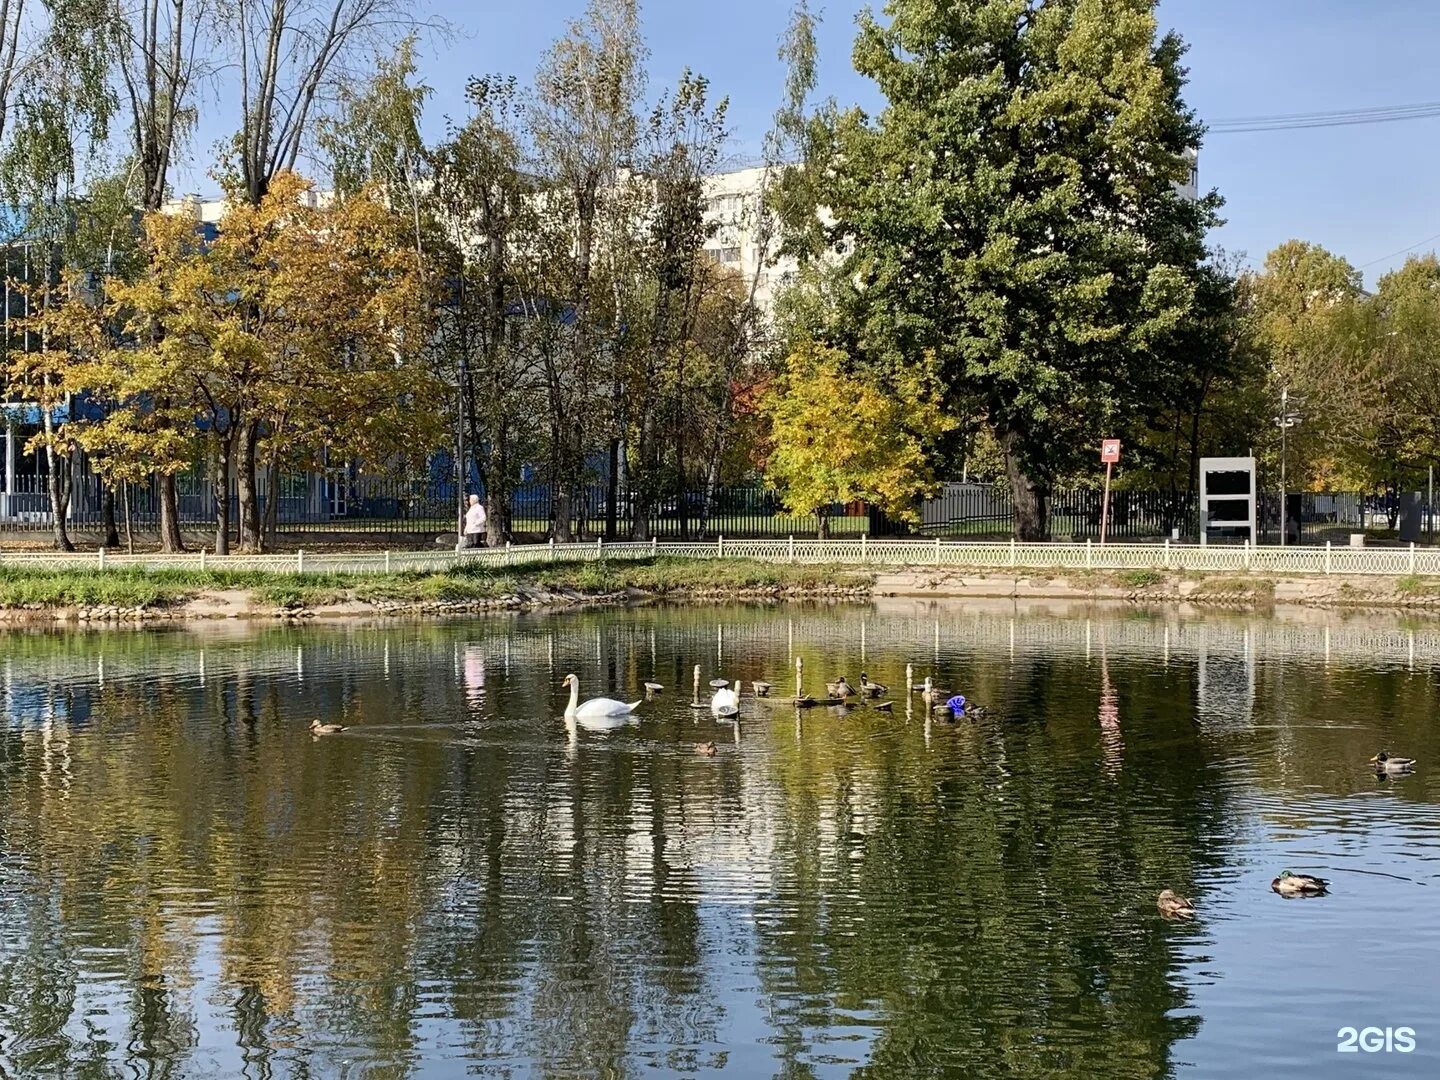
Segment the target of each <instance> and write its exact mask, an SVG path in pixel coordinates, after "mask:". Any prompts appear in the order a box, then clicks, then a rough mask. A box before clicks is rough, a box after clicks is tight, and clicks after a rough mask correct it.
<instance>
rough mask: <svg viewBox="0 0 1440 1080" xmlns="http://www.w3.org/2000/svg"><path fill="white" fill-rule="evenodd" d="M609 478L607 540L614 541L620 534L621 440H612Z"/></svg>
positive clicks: (606, 495)
mask: <svg viewBox="0 0 1440 1080" xmlns="http://www.w3.org/2000/svg"><path fill="white" fill-rule="evenodd" d="M607 465H608V468H607V470H606V472H607V477H606V480H605V539H606V540H614V539H616V538H617V536H618V534H617V532H616V529H617V528H618V527H619V521H618V516H617V515H618V508H617V507H616V505H615V504H616V503H618V502H619V501H620V440H619V439H618V438H612V439H611V440H610V460H609V462H607Z"/></svg>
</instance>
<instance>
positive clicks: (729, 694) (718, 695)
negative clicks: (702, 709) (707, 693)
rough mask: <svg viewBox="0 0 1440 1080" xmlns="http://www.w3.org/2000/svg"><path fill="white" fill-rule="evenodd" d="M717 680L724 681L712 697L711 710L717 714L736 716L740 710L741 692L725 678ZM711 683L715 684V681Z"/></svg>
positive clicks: (717, 680)
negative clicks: (733, 687)
mask: <svg viewBox="0 0 1440 1080" xmlns="http://www.w3.org/2000/svg"><path fill="white" fill-rule="evenodd" d="M715 682H720V683H724V685H723V686H721V687H720V688H718V689H717V690H716V691H715V696H714V697H712V698H711V699H710V711H711V712H712V713H714V714H715V715H716V716H736V715H738V714H739V712H740V694H739V692H738V691H735V690H732V689H731V688H730V683H729V682H727V681H726V680H724V679H716V680H715ZM710 685H712V686H714V685H715V683H711V684H710Z"/></svg>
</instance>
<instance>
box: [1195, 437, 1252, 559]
mask: <svg viewBox="0 0 1440 1080" xmlns="http://www.w3.org/2000/svg"><path fill="white" fill-rule="evenodd" d="M1255 505H1256V496H1255V459H1254V458H1253V457H1234V458H1201V459H1200V543H1201V545H1202V546H1203V545H1204V544H1205V543H1207V542H1208V540H1209V538H1210V534H1211V533H1212V532H1220V531H1221V530H1225V531H1227V532H1232V533H1233V532H1239V531H1241V530H1242V529H1243V530H1244V531H1245V540H1246V542H1247V543H1249V544H1251V545H1254V544H1255V543H1257V542H1258V541H1259V534H1258V533H1257V532H1256V531H1255Z"/></svg>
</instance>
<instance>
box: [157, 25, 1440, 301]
mask: <svg viewBox="0 0 1440 1080" xmlns="http://www.w3.org/2000/svg"><path fill="white" fill-rule="evenodd" d="M420 2H421V3H424V2H425V0H420ZM816 2H817V6H822V7H823V11H824V23H823V26H822V36H821V42H820V45H821V61H822V76H821V78H822V84H821V92H822V93H823V94H828V95H834V96H835V97H836V98H838V99H839V100H840V101H841V102H842V103H847V102H854V101H860V102H861V103H864V104H872V105H873V104H874V102H875V96H874V93H873V90H872V89H871V87H870V85H869V84H868V83H867V82H866V81H865V80H863V79H861V78H860V77H859V76H857V75H856V74H855V73H854V72H853V71H852V70H851V68H850V62H849V60H850V45H851V41H852V39H853V31H854V23H853V20H854V14H855V12H856V11H857V10H859V7H860V4H859V3H857V2H856V0H828V2H827V0H816ZM642 3H643V4H644V19H645V28H646V37H647V41H648V44H649V47H650V52H651V57H650V75H651V87H652V91H653V90H658V88H660V87H661V86H664V85H667V84H671V83H673V82H674V81H675V79H676V78H677V77H678V75H679V74H680V72H681V71H682V70H683V69H684V68H685V67H687V66H688V67H690V68H692V69H694V70H696V71H699V72H701V73H703V74H705V75H706V76H708V77H709V78H710V80H711V83H712V86H713V87H714V88H715V90H716V92H717V93H720V94H728V95H729V97H730V99H731V122H732V127H733V128H734V132H735V142H734V147H733V150H734V155H735V157H736V159H737V160H738V159H742V158H745V157H748V156H753V155H754V154H755V153H756V152H757V150H758V147H759V144H760V139H761V137H762V136H763V134H764V132H765V129H766V127H767V125H768V122H769V117H770V114H771V113H772V112H773V110H774V107H775V103H776V100H777V98H778V94H779V87H780V80H781V78H782V76H783V71H782V68H781V66H780V64H779V62H778V61H777V59H776V57H775V48H776V42H777V39H778V37H779V35H780V33H781V31H782V29H783V27H784V24H785V20H786V14H787V10H788V6H789V0H727V2H726V3H723V4H705V3H700V2H698V0H648V2H645V0H642ZM583 7H584V0H527V2H525V3H519V2H517V0H430V10H433V11H435V12H436V13H438V14H440V15H443V16H444V17H446V18H447V19H449V20H450V21H451V22H452V23H453V24H454V25H455V26H456V28H457V31H458V34H457V37H456V38H455V40H453V41H452V42H450V43H448V44H447V43H440V42H431V43H428V44H427V45H426V46H425V47H424V48H425V52H426V56H425V58H424V61H423V63H424V71H425V76H426V79H427V81H428V82H429V83H430V84H431V85H432V86H433V87H434V88H435V91H436V94H435V98H434V102H433V108H432V116H431V124H430V126H431V127H432V129H434V130H436V131H438V130H439V128H440V125H441V124H442V123H443V115H444V113H446V112H447V111H448V112H451V113H455V114H458V113H460V112H461V111H463V102H462V100H461V92H462V89H463V85H464V80H465V78H466V77H467V76H468V75H471V74H481V73H484V72H490V71H499V72H506V73H513V74H517V75H520V76H528V75H529V74H530V73H531V72H533V70H534V68H535V65H536V62H537V61H538V59H539V57H540V55H541V53H542V52H543V51H544V49H545V47H546V46H547V45H548V43H549V42H550V41H551V40H552V39H553V38H554V37H556V36H557V35H558V34H559V33H560V32H561V31H562V28H563V26H564V23H565V21H566V20H567V19H569V18H573V17H575V16H576V15H578V14H579V13H580V12H581V11H582V10H583ZM1160 18H1161V22H1162V25H1163V26H1165V27H1167V28H1173V29H1176V30H1178V31H1179V32H1180V33H1181V35H1182V36H1183V37H1184V38H1185V40H1186V41H1187V42H1188V43H1189V45H1190V54H1189V57H1188V61H1189V66H1190V69H1191V85H1190V90H1189V94H1188V97H1189V100H1190V101H1191V103H1192V104H1193V105H1194V106H1196V107H1197V108H1198V110H1199V111H1200V114H1201V116H1202V117H1204V118H1206V119H1226V118H1233V117H1237V116H1253V115H1258V114H1279V113H1297V112H1314V111H1320V110H1328V109H1348V108H1363V107H1366V106H1375V105H1399V104H1410V103H1414V102H1422V101H1437V100H1440V85H1436V82H1435V80H1434V79H1433V77H1432V76H1431V71H1432V65H1433V63H1434V58H1435V57H1436V56H1437V55H1440V4H1437V3H1435V2H1434V0H1265V2H1257V0H1162V3H1161V8H1160ZM212 108H213V109H215V110H216V111H217V112H222V113H223V108H224V106H223V105H211V106H210V107H209V108H207V112H209V111H210V109H212ZM207 119H208V118H207ZM214 119H215V120H216V121H219V120H221V119H224V120H225V121H226V122H225V123H223V124H218V126H216V128H215V130H214V133H213V135H211V136H210V138H214V137H218V135H219V134H220V133H221V131H223V130H224V129H225V128H226V127H227V126H228V118H226V117H221V116H216V117H215V118H214ZM211 126H212V125H211V124H210V123H207V124H205V127H206V128H210V127H211ZM196 149H197V151H204V152H206V153H207V154H208V150H209V147H208V146H197V147H196ZM197 156H206V154H200V155H197ZM1437 166H1440V119H1432V120H1418V121H1407V122H1402V123H1391V124H1377V125H1373V126H1368V127H1348V128H1322V129H1316V130H1308V131H1290V132H1271V133H1263V134H1235V135H1220V134H1215V135H1212V136H1211V137H1210V139H1209V141H1208V142H1207V144H1206V146H1205V148H1204V150H1203V152H1202V155H1201V162H1200V169H1201V182H1202V184H1203V185H1204V186H1206V187H1216V188H1218V189H1219V190H1220V193H1221V194H1222V195H1223V196H1224V197H1225V199H1226V207H1225V210H1224V216H1225V217H1226V218H1227V224H1226V226H1225V227H1224V228H1223V229H1221V230H1220V231H1219V232H1218V233H1217V234H1216V235H1215V238H1214V239H1215V241H1216V242H1217V243H1219V244H1220V245H1222V246H1223V247H1225V248H1226V249H1228V250H1231V251H1236V252H1244V253H1245V254H1247V255H1248V256H1249V257H1250V258H1251V259H1252V260H1254V261H1256V262H1258V261H1259V260H1261V259H1263V258H1264V254H1265V252H1266V251H1268V250H1269V249H1270V248H1271V247H1273V246H1274V245H1275V244H1277V243H1279V242H1281V241H1283V240H1286V239H1290V238H1292V237H1298V238H1301V239H1306V240H1312V241H1315V242H1317V243H1321V244H1324V245H1325V246H1327V247H1329V248H1331V249H1333V250H1335V251H1337V252H1339V253H1340V254H1342V255H1344V256H1346V257H1347V258H1349V259H1350V260H1351V261H1352V262H1354V263H1355V264H1356V265H1362V266H1364V272H1365V274H1366V277H1367V279H1368V280H1370V281H1371V282H1373V281H1374V280H1375V277H1376V276H1377V275H1378V274H1380V273H1383V272H1384V271H1385V270H1386V269H1388V268H1390V267H1392V266H1395V265H1398V264H1399V263H1400V262H1402V261H1403V260H1404V258H1405V256H1404V255H1402V254H1393V253H1395V252H1398V251H1399V249H1402V248H1405V247H1408V246H1410V245H1412V244H1415V243H1416V242H1418V241H1422V240H1425V239H1426V238H1428V237H1432V236H1433V235H1434V234H1437V233H1440V199H1437V197H1436V196H1437V192H1436V186H1437V185H1436V172H1437ZM182 179H183V178H182ZM188 182H189V183H191V184H192V185H193V186H199V187H202V188H205V189H211V188H213V184H212V183H209V182H208V181H204V180H200V181H196V180H195V179H194V177H193V175H192V176H191V177H190V178H189V181H188ZM1437 244H1440V239H1434V240H1430V241H1429V242H1428V243H1426V244H1424V245H1422V246H1421V247H1419V248H1417V249H1416V250H1418V251H1428V250H1430V249H1431V248H1432V247H1434V246H1436V245H1437ZM1365 264H1369V265H1365Z"/></svg>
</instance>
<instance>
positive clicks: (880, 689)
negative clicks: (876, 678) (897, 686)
mask: <svg viewBox="0 0 1440 1080" xmlns="http://www.w3.org/2000/svg"><path fill="white" fill-rule="evenodd" d="M889 691H890V688H889V687H888V686H886V685H885V684H884V683H878V682H871V681H870V676H869V675H866V674H865V672H863V671H862V672H860V692H861V693H862V694H864V695H865V696H866V697H884V696H885V695H886V694H887V693H889Z"/></svg>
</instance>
